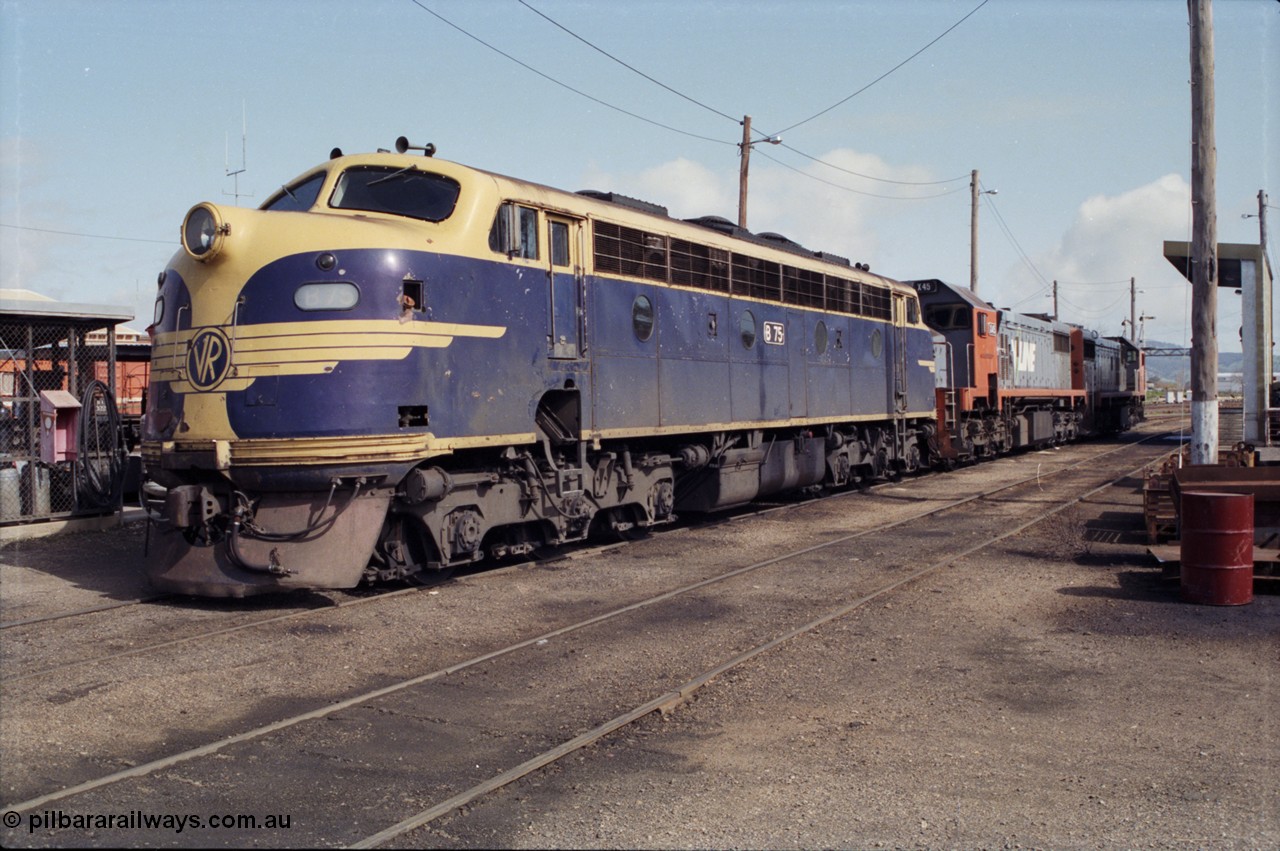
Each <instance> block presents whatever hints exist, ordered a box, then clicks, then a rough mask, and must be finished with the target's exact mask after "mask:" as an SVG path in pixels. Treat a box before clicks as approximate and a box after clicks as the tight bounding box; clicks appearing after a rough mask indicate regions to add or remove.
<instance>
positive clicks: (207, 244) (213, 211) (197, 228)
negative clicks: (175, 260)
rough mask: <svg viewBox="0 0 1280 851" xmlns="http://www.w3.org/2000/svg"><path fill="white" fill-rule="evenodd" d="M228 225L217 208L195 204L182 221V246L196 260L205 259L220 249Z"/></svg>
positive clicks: (206, 204) (228, 228) (210, 205)
mask: <svg viewBox="0 0 1280 851" xmlns="http://www.w3.org/2000/svg"><path fill="white" fill-rule="evenodd" d="M229 230H230V227H229V226H228V225H226V224H225V223H224V222H223V221H222V217H221V216H220V215H219V214H218V208H217V207H215V206H213V205H212V204H208V203H205V204H197V205H196V206H194V207H192V208H191V211H190V212H189V213H187V217H186V218H185V219H183V221H182V247H183V248H184V249H186V252H187V253H188V254H190V255H191V256H192V257H194V258H195V259H197V260H200V261H205V260H208V259H210V258H212V257H213V256H215V255H216V254H217V253H218V252H219V251H221V250H222V243H223V239H224V237H225V236H226V235H227V232H228V231H229Z"/></svg>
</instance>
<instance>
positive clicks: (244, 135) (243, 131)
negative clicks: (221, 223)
mask: <svg viewBox="0 0 1280 851" xmlns="http://www.w3.org/2000/svg"><path fill="white" fill-rule="evenodd" d="M248 136H249V121H248V118H247V114H246V109H245V104H244V101H240V167H239V168H238V169H236V170H235V171H232V170H231V138H230V136H229V135H228V136H226V137H225V138H226V145H225V149H226V150H225V154H224V159H225V162H226V172H227V175H226V176H227V177H230V178H234V183H233V190H234V191H232V192H227V191H226V190H225V189H224V190H223V191H222V194H223V195H230V196H232V197H234V198H235V204H236V206H237V207H238V206H240V198H241V197H242V193H241V192H240V175H242V174H244V173H245V171H246V170H247V169H248V166H247V165H246V163H247V159H246V152H247V150H248V147H247V141H246V140H247V139H248ZM243 197H245V198H252V197H253V196H252V195H251V194H249V193H247V192H246V193H243Z"/></svg>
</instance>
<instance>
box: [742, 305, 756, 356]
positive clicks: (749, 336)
mask: <svg viewBox="0 0 1280 851" xmlns="http://www.w3.org/2000/svg"><path fill="white" fill-rule="evenodd" d="M738 333H739V334H740V335H741V336H742V348H744V349H749V348H751V347H752V346H754V345H755V344H756V317H755V314H753V313H752V312H751V311H750V310H744V311H742V317H741V318H740V319H739V320H738Z"/></svg>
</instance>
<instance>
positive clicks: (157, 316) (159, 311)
mask: <svg viewBox="0 0 1280 851" xmlns="http://www.w3.org/2000/svg"><path fill="white" fill-rule="evenodd" d="M161 319H164V296H159V297H158V298H156V309H155V313H153V314H152V316H151V324H152V325H159V324H160V320H161Z"/></svg>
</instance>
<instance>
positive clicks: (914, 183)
mask: <svg viewBox="0 0 1280 851" xmlns="http://www.w3.org/2000/svg"><path fill="white" fill-rule="evenodd" d="M782 147H784V148H786V149H787V150H788V151H791V152H792V153H794V154H799V155H800V156H802V157H804V158H805V159H807V160H810V161H811V162H815V163H818V164H819V165H825V166H826V167H827V168H833V169H835V170H836V171H843V172H844V173H845V174H851V175H853V176H854V177H861V178H863V179H864V180H875V181H878V182H880V183H894V184H897V185H898V186H942V185H944V184H947V183H956V182H958V181H961V180H968V179H969V175H967V174H962V175H960V176H959V177H950V178H947V179H946V180H891V179H889V178H887V177H876V176H875V175H871V174H862V173H861V172H857V171H853V170H852V169H847V168H844V167H843V166H838V165H836V164H835V163H829V162H827V161H826V160H823V159H819V158H818V157H815V156H811V155H809V154H806V153H805V152H804V151H801V150H797V149H796V148H793V147H791V146H790V145H788V144H786V143H785V142H784V143H782ZM769 159H773V157H769ZM774 162H777V160H774ZM942 194H944V195H947V194H950V193H949V192H944V193H942ZM929 197H937V196H929Z"/></svg>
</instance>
